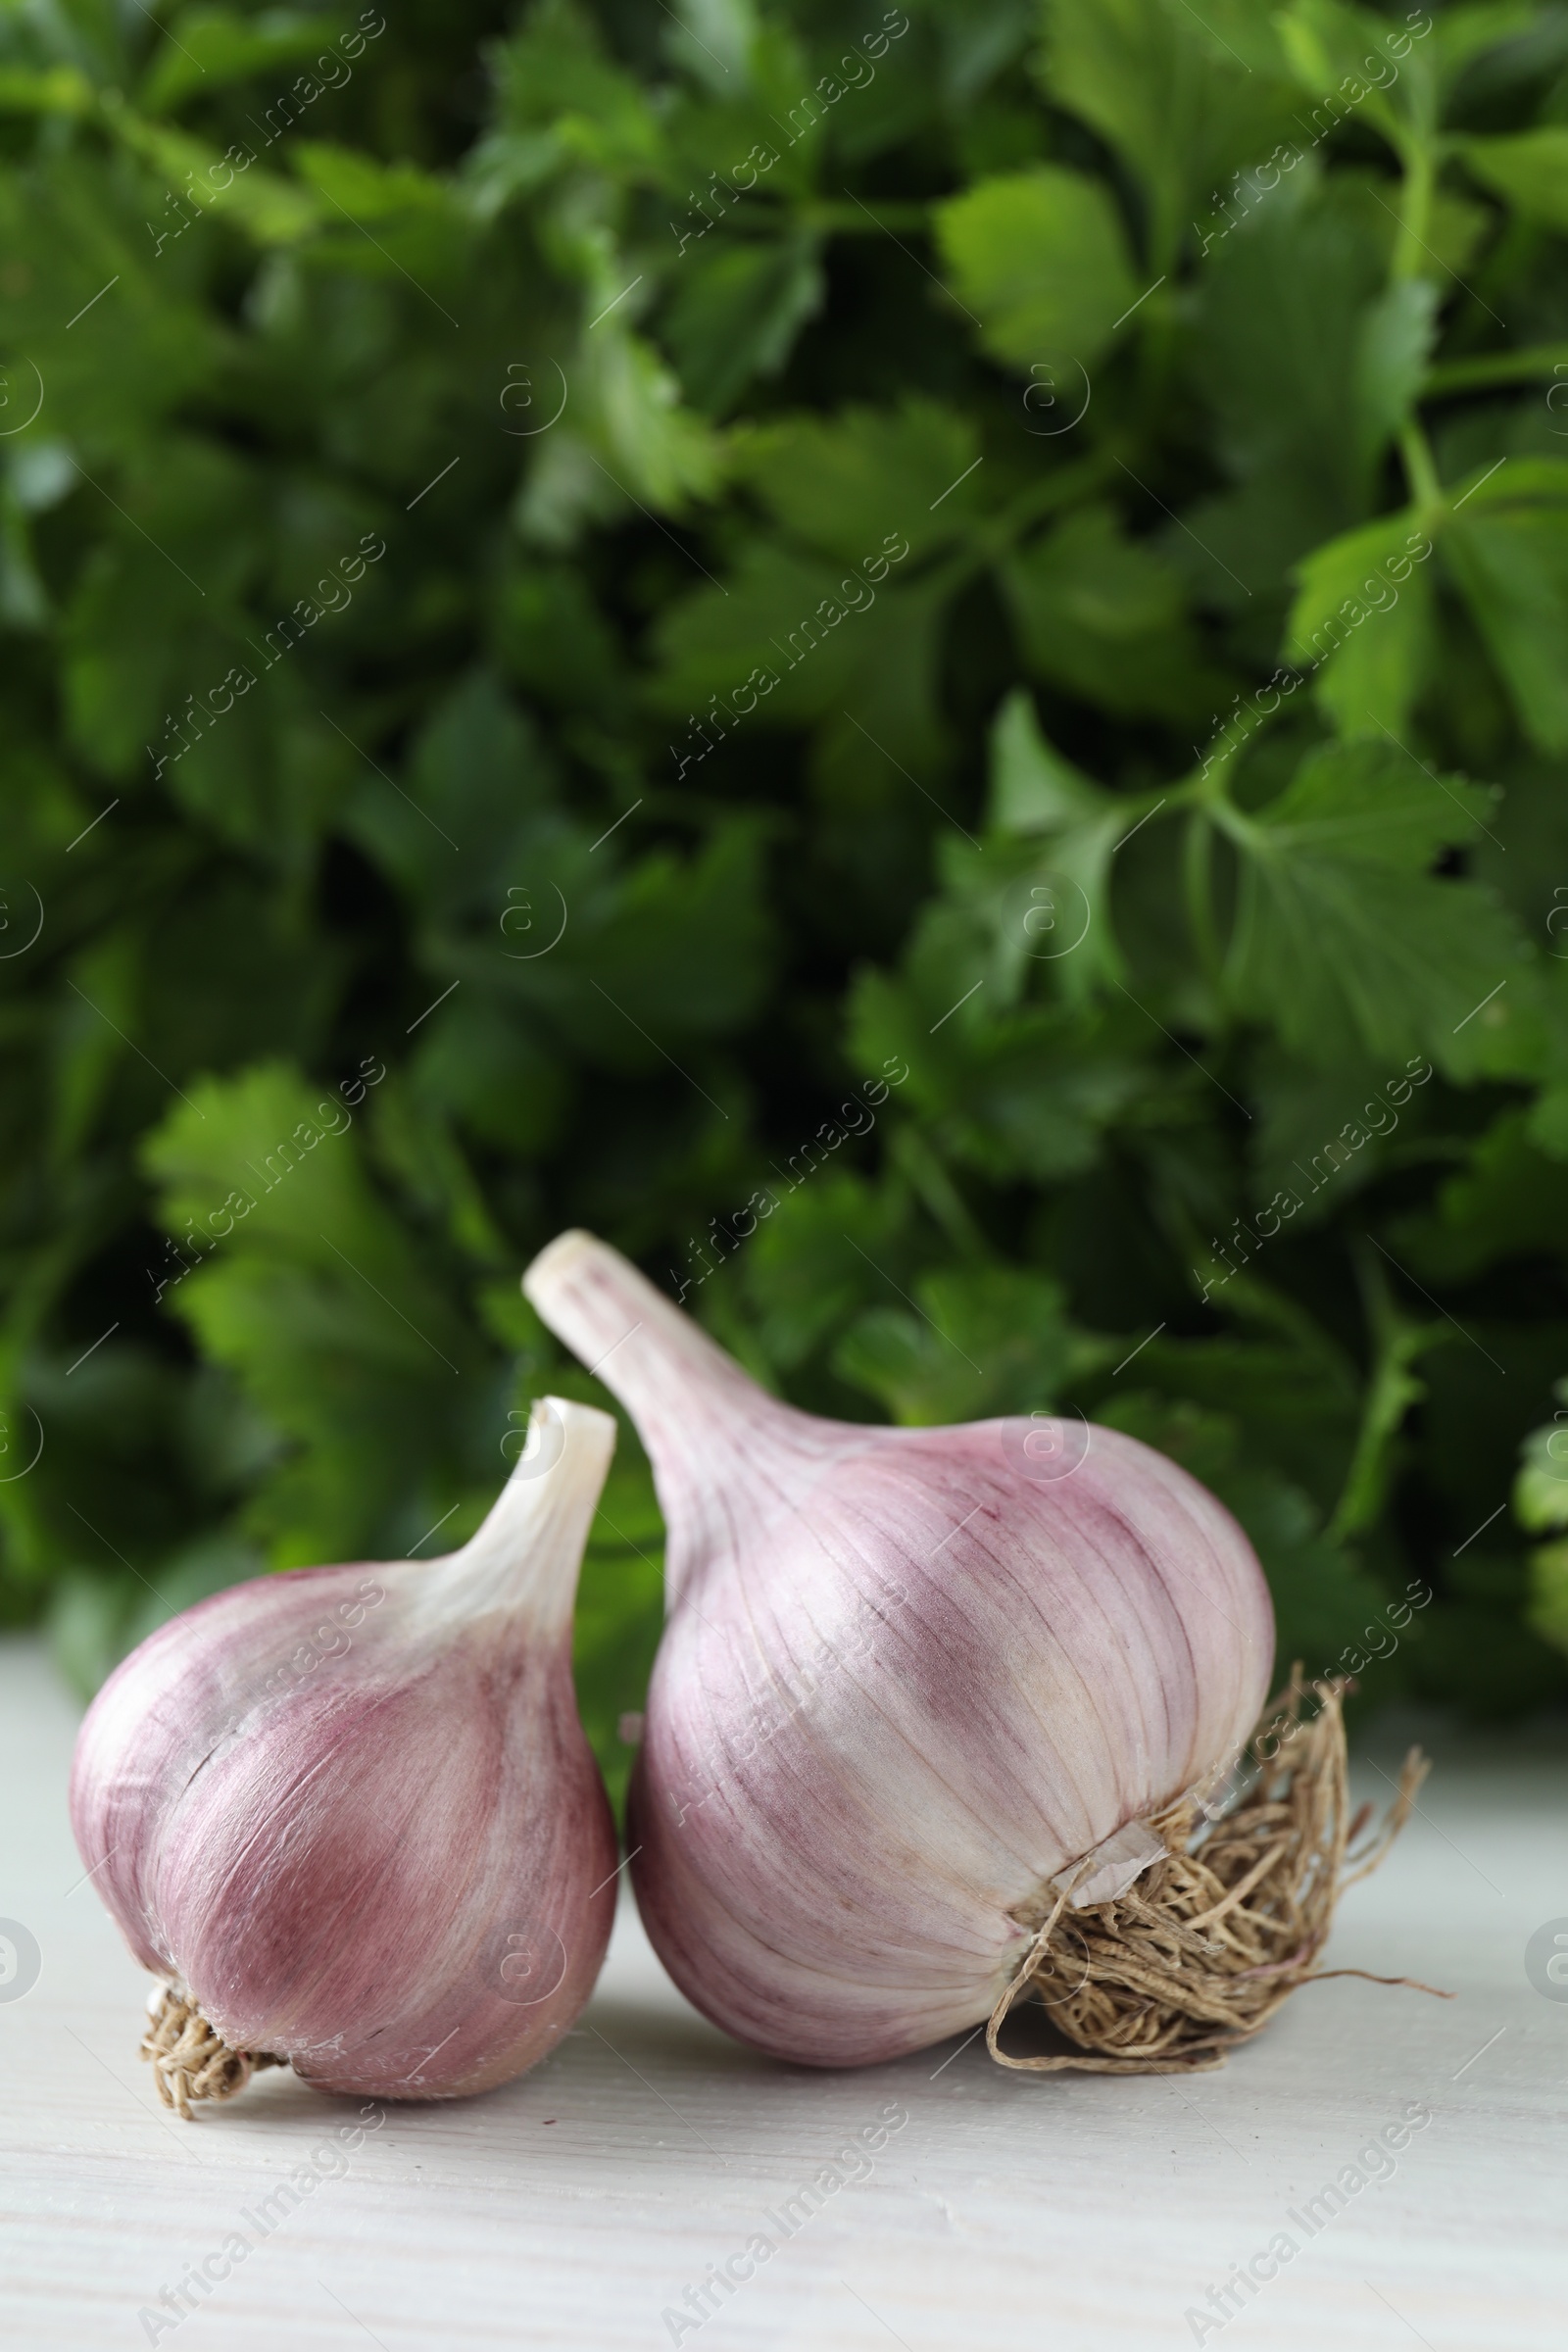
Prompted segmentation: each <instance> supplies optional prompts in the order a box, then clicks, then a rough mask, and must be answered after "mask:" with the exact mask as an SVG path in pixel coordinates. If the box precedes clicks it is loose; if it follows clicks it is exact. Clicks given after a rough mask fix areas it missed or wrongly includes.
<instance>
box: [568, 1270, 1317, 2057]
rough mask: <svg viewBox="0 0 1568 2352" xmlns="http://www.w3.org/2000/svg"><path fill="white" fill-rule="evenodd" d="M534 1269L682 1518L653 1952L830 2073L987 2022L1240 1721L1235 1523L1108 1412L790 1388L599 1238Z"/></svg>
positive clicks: (1114, 1881)
mask: <svg viewBox="0 0 1568 2352" xmlns="http://www.w3.org/2000/svg"><path fill="white" fill-rule="evenodd" d="M523 1287H524V1289H525V1291H526V1293H527V1295H528V1297H529V1299H531V1300H532V1301H533V1303H534V1305H535V1306H536V1307H537V1308H538V1310H539V1312H540V1314H541V1315H542V1316H543V1317H544V1319H545V1321H546V1322H547V1323H548V1324H549V1325H550V1326H551V1328H552V1329H553V1330H554V1331H555V1332H557V1333H558V1335H559V1336H560V1337H561V1338H562V1339H564V1341H565V1342H566V1344H567V1345H568V1346H569V1347H570V1348H573V1349H575V1351H576V1352H577V1353H578V1354H579V1355H580V1356H581V1357H582V1358H583V1360H584V1361H585V1362H587V1363H589V1364H592V1365H594V1366H595V1368H596V1369H597V1370H598V1371H599V1374H600V1377H601V1378H602V1379H604V1380H605V1381H606V1382H607V1383H608V1384H609V1386H610V1387H611V1388H612V1389H613V1391H614V1393H615V1394H616V1396H618V1397H620V1398H621V1399H622V1400H623V1402H624V1403H625V1404H626V1406H627V1407H628V1409H629V1410H630V1412H631V1414H632V1416H633V1418H634V1420H635V1421H636V1423H637V1426H638V1428H639V1430H640V1431H641V1433H642V1436H643V1439H644V1441H645V1443H646V1445H647V1447H648V1451H649V1454H650V1456H651V1457H652V1460H653V1465H654V1472H655V1477H656V1480H657V1483H658V1489H659V1496H660V1501H661V1504H662V1508H663V1513H664V1518H665V1522H666V1526H667V1530H668V1555H667V1557H668V1566H667V1586H668V1589H667V1605H668V1621H667V1624H666V1628H665V1632H664V1637H663V1642H662V1647H661V1649H660V1653H659V1657H658V1660H657V1663H656V1666H655V1669H654V1675H653V1681H652V1685H651V1688H650V1691H649V1694H648V1705H647V1721H646V1727H645V1731H644V1737H643V1743H642V1747H641V1750H640V1754H639V1759H638V1764H637V1769H636V1774H635V1777H634V1781H633V1789H632V1800H631V1802H632V1812H631V1816H630V1819H629V1823H628V1831H629V1835H628V1839H627V1842H628V1844H629V1845H631V1846H632V1847H633V1848H634V1849H635V1848H636V1847H638V1846H640V1847H641V1849H642V1850H641V1852H640V1853H639V1854H637V1855H636V1858H635V1860H634V1863H633V1877H634V1884H635V1886H636V1890H637V1896H638V1901H639V1903H640V1905H641V1908H642V1912H643V1917H644V1919H645V1921H646V1923H647V1927H648V1932H649V1935H650V1936H651V1937H652V1939H653V1941H654V1943H655V1945H656V1946H657V1948H658V1950H659V1953H660V1956H661V1958H662V1960H663V1962H664V1964H665V1966H666V1967H667V1968H668V1970H669V1972H670V1974H671V1976H672V1977H673V1978H674V1979H675V1982H676V1983H677V1984H678V1985H680V1987H681V1989H682V1990H683V1991H684V1992H685V1993H686V1994H687V1996H688V1997H689V1998H690V1999H691V2000H692V2001H694V2002H695V2003H696V2005H697V2006H698V2007H699V2008H700V2009H702V2010H704V2011H705V2012H706V2014H707V2015H708V2016H709V2017H711V2019H713V2020H714V2021H715V2022H716V2023H717V2024H719V2025H721V2026H724V2027H726V2028H727V2029H728V2030H729V2031H730V2032H732V2033H734V2034H738V2035H740V2036H741V2037H742V2038H744V2039H746V2040H748V2041H751V2042H755V2043H757V2044H758V2045H759V2046H760V2047H761V2048H762V2049H764V2050H769V2051H772V2052H774V2053H775V2054H776V2055H778V2056H780V2057H784V2058H791V2059H795V2060H799V2061H804V2062H806V2063H808V2064H811V2065H842V2064H858V2063H863V2062H866V2061H869V2060H874V2059H885V2058H892V2057H896V2056H898V2055H900V2054H902V2053H904V2052H906V2051H909V2050H913V2049H918V2048H920V2047H921V2046H922V2045H924V2044H925V2043H928V2042H931V2041H935V2040H938V2039H940V2038H941V2037H942V2036H944V2035H946V2034H954V2033H957V2032H961V2031H963V2030H964V2029H966V2028H969V2027H972V2026H974V2025H975V2024H976V2023H977V2022H978V2021H980V2020H981V2019H984V2018H985V2017H987V2016H988V2014H990V2013H991V2012H992V2011H993V2010H994V2009H995V2008H996V2007H997V2005H998V2003H999V2001H1004V2000H1005V1998H1006V1997H1007V1994H1008V1988H1009V1986H1011V1985H1015V1984H1016V1982H1017V1981H1018V1979H1019V1972H1020V1970H1021V1969H1022V1968H1023V1967H1024V1966H1025V1964H1026V1962H1027V1961H1028V1960H1029V1957H1030V1955H1031V1952H1032V1950H1033V1947H1034V1944H1035V1941H1036V1936H1037V1932H1038V1931H1040V1930H1041V1927H1042V1923H1043V1922H1044V1921H1045V1920H1046V1919H1047V1918H1048V1916H1050V1915H1052V1914H1053V1913H1054V1912H1059V1910H1060V1908H1061V1905H1062V1903H1063V1901H1064V1900H1065V1899H1066V1893H1065V1891H1064V1888H1065V1887H1067V1886H1068V1885H1070V1883H1071V1882H1072V1881H1074V1880H1076V1881H1078V1882H1079V1883H1078V1885H1077V1892H1078V1895H1079V1897H1080V1899H1081V1900H1083V1901H1093V1902H1097V1903H1100V1904H1111V1905H1114V1904H1115V1903H1116V1902H1117V1901H1122V1902H1126V1901H1131V1900H1133V1899H1134V1895H1135V1894H1136V1887H1135V1882H1137V1881H1138V1879H1139V1874H1140V1873H1141V1872H1144V1871H1145V1870H1147V1869H1148V1868H1149V1867H1150V1865H1151V1864H1152V1863H1153V1862H1154V1861H1155V1860H1156V1859H1157V1857H1159V1856H1161V1855H1163V1854H1164V1853H1165V1851H1166V1848H1165V1845H1164V1843H1163V1841H1162V1838H1161V1837H1160V1835H1159V1834H1157V1832H1156V1830H1155V1829H1154V1828H1153V1827H1152V1826H1151V1825H1152V1822H1153V1820H1154V1817H1156V1816H1159V1815H1161V1813H1162V1811H1163V1809H1165V1808H1168V1807H1169V1806H1170V1805H1171V1803H1172V1801H1173V1800H1174V1799H1176V1798H1178V1797H1180V1796H1181V1795H1182V1794H1183V1792H1185V1791H1188V1790H1190V1789H1194V1788H1195V1787H1201V1786H1206V1785H1207V1784H1208V1783H1210V1781H1211V1780H1213V1779H1214V1778H1215V1776H1217V1775H1218V1774H1219V1773H1220V1772H1222V1771H1223V1769H1224V1768H1225V1767H1226V1766H1227V1765H1228V1764H1229V1763H1230V1761H1231V1759H1232V1758H1233V1757H1234V1756H1235V1754H1236V1753H1237V1751H1238V1750H1239V1749H1240V1747H1241V1745H1242V1743H1243V1742H1245V1741H1246V1740H1247V1739H1248V1737H1249V1735H1250V1732H1251V1730H1252V1727H1253V1725H1254V1723H1255V1722H1256V1720H1257V1716H1258V1713H1259V1709H1260V1707H1261V1705H1262V1702H1263V1699H1264V1697H1265V1695H1266V1690H1267V1678H1268V1675H1269V1671H1270V1667H1271V1663H1272V1659H1273V1650H1274V1625H1273V1613H1272V1610H1271V1607H1270V1603H1269V1597H1268V1592H1267V1588H1266V1586H1265V1584H1264V1581H1263V1575H1262V1571H1261V1570H1260V1568H1259V1566H1258V1563H1257V1560H1256V1558H1255V1557H1254V1555H1253V1553H1252V1550H1251V1547H1250V1544H1248V1541H1247V1539H1246V1537H1245V1536H1244V1535H1243V1533H1242V1531H1241V1529H1240V1528H1239V1527H1238V1526H1237V1525H1236V1523H1235V1521H1234V1520H1233V1519H1232V1518H1231V1517H1230V1515H1229V1513H1228V1512H1226V1511H1225V1510H1224V1509H1223V1508H1222V1507H1221V1505H1220V1504H1219V1503H1218V1502H1217V1501H1216V1500H1215V1499H1214V1497H1213V1496H1212V1495H1209V1494H1208V1493H1207V1492H1206V1491H1205V1489H1203V1488H1202V1487H1201V1486H1200V1485H1199V1484H1198V1482H1197V1481H1196V1480H1195V1479H1193V1478H1191V1477H1190V1476H1189V1475H1188V1474H1187V1473H1186V1472H1185V1471H1184V1470H1182V1469H1180V1468H1179V1467H1178V1466H1177V1465H1176V1464H1175V1463H1173V1462H1171V1461H1168V1460H1167V1459H1166V1458H1165V1457H1164V1456H1163V1455H1161V1454H1158V1453H1156V1452H1154V1451H1153V1450H1152V1448H1150V1447H1149V1446H1143V1445H1140V1444H1139V1443H1137V1442H1136V1441H1135V1440H1134V1439H1132V1438H1128V1437H1124V1436H1121V1435H1120V1434H1119V1433H1117V1432H1115V1431H1113V1430H1108V1429H1102V1428H1098V1427H1097V1428H1094V1429H1090V1428H1088V1427H1087V1426H1086V1425H1084V1424H1082V1423H1080V1422H1077V1421H1074V1420H1072V1419H1070V1418H1069V1419H1067V1420H1064V1421H1062V1420H1057V1421H1047V1422H1044V1423H1042V1422H1040V1421H1039V1420H1036V1421H1033V1422H1031V1421H1029V1420H1021V1419H1005V1420H992V1421H978V1422H973V1423H970V1424H967V1425H964V1426H962V1427H959V1428H952V1429H889V1428H884V1427H861V1426H854V1425H849V1424H843V1423H838V1422H832V1421H826V1420H821V1419H818V1418H816V1417H814V1416H812V1415H810V1414H808V1413H804V1412H800V1411H797V1410H796V1409H795V1408H793V1407H792V1406H789V1405H785V1404H781V1403H779V1402H778V1401H777V1400H776V1399H775V1398H773V1397H770V1396H768V1395H767V1394H766V1393H765V1392H764V1391H763V1390H762V1389H760V1387H758V1386H757V1385H756V1383H754V1382H753V1381H752V1380H750V1379H749V1378H748V1377H747V1375H746V1374H745V1373H744V1372H742V1370H741V1369H740V1367H739V1366H738V1365H737V1364H735V1363H734V1362H732V1361H731V1360H730V1358H729V1357H728V1356H726V1355H725V1354H724V1353H723V1352H722V1351H721V1350H720V1349H719V1348H716V1347H715V1346H714V1345H713V1343H712V1342H711V1340H709V1339H708V1338H707V1337H706V1335H705V1334H704V1333H703V1332H701V1331H700V1330H699V1329H698V1328H697V1326H696V1325H695V1324H694V1323H692V1322H691V1321H690V1320H689V1319H688V1318H687V1317H686V1316H685V1315H683V1314H682V1313H680V1311H679V1310H678V1309H677V1308H676V1307H675V1306H674V1305H672V1304H671V1303H670V1301H669V1300H668V1299H665V1298H664V1297H663V1296H662V1294H661V1293H659V1292H658V1291H656V1290H655V1289H654V1287H653V1286H652V1285H651V1284H650V1283H648V1282H647V1281H645V1280H644V1278H643V1276H642V1275H641V1274H639V1273H638V1272H637V1271H636V1270H635V1268H633V1267H632V1266H630V1265H628V1264H627V1262H626V1261H625V1259H623V1258H622V1257H620V1256H619V1255H617V1253H616V1252H615V1251H614V1250H611V1249H609V1248H607V1247H606V1246H605V1245H604V1244H603V1243H601V1242H598V1241H596V1240H595V1239H594V1238H593V1237H592V1236H591V1235H589V1234H585V1233H567V1234H564V1235H563V1236H562V1237H561V1238H560V1239H559V1240H558V1241H556V1242H554V1243H553V1244H552V1245H551V1246H550V1248H549V1249H548V1250H545V1251H544V1252H543V1253H542V1254H541V1255H540V1256H539V1257H538V1258H537V1259H535V1261H534V1263H533V1265H532V1266H531V1267H530V1269H529V1271H528V1273H527V1275H526V1276H525V1277H524V1284H523ZM1063 1874H1067V1876H1066V1879H1065V1880H1064V1878H1063ZM1130 1888H1131V1889H1133V1890H1134V1893H1133V1894H1129V1891H1128V1890H1129V1889H1130ZM1196 1940H1201V1941H1202V1948H1203V1949H1205V1950H1206V1949H1208V1948H1210V1947H1209V1946H1208V1944H1207V1942H1206V1940H1202V1939H1196ZM1143 2005H1144V2007H1145V2008H1146V2009H1147V2007H1148V2006H1149V2004H1148V2002H1147V2000H1146V2001H1145V2002H1144V2004H1143ZM1211 2038H1212V2035H1211ZM1090 2063H1099V2064H1118V2063H1122V2061H1120V2060H1116V2059H1112V2060H1108V2061H1107V2060H1099V2061H1091V2062H1090Z"/></svg>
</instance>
